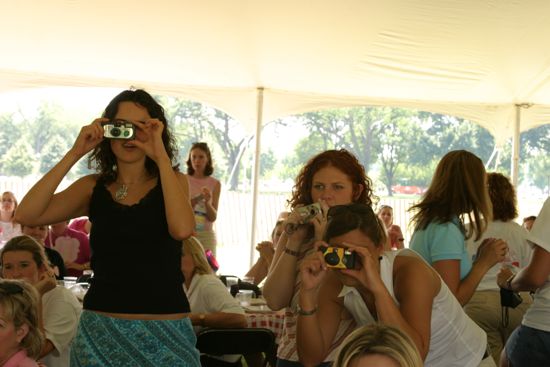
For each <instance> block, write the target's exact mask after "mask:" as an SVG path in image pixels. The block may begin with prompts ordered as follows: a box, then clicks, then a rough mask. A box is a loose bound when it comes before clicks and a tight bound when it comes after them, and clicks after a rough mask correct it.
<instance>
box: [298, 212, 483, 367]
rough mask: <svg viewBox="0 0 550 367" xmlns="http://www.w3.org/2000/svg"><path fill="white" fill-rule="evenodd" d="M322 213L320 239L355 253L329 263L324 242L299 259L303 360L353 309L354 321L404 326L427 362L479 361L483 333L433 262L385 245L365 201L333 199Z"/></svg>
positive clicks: (321, 348)
mask: <svg viewBox="0 0 550 367" xmlns="http://www.w3.org/2000/svg"><path fill="white" fill-rule="evenodd" d="M328 216H329V223H328V226H327V230H326V233H325V240H326V241H327V243H328V244H329V245H330V246H334V247H336V248H339V249H341V251H343V250H344V249H345V250H348V251H347V252H348V254H347V255H346V257H347V259H348V260H346V261H341V263H345V262H347V263H349V262H350V260H349V259H350V258H351V257H352V256H355V265H354V266H352V267H351V268H350V269H345V268H344V269H342V268H331V266H330V263H332V260H333V259H331V256H332V257H334V255H328V254H330V253H331V251H332V250H331V249H330V248H329V250H324V249H323V248H321V251H319V252H317V253H315V254H314V255H313V256H311V257H309V258H308V259H306V260H304V263H303V265H302V267H301V277H302V289H301V293H300V301H299V305H300V311H299V315H300V316H299V318H298V331H297V344H298V354H299V355H300V360H301V362H302V363H303V364H305V365H310V364H312V365H314V364H316V363H317V361H319V360H322V357H323V354H324V353H325V352H326V347H327V341H331V340H332V338H333V333H334V332H335V327H336V325H338V323H339V322H340V319H341V318H347V317H353V318H354V319H355V321H356V322H357V324H358V325H365V324H371V323H376V322H380V323H384V324H387V325H390V326H393V327H396V328H399V329H401V330H402V331H404V332H405V333H406V334H407V335H408V336H409V337H410V338H411V339H412V340H413V342H414V343H415V345H416V347H417V348H418V351H419V352H420V355H421V357H422V359H424V363H425V366H428V367H429V366H441V367H453V366H456V367H470V366H472V367H473V366H478V365H480V363H481V361H482V359H484V356H485V355H486V353H485V352H486V346H487V337H486V335H485V333H484V332H483V330H481V329H480V328H479V327H478V326H477V325H476V324H475V323H474V322H473V321H472V320H471V319H470V318H468V316H467V315H466V314H465V313H464V311H463V310H462V307H461V306H460V304H459V303H458V301H457V300H456V298H455V297H454V296H453V295H452V293H451V292H450V291H449V289H448V288H447V286H446V285H445V283H444V282H442V281H441V278H440V277H439V275H438V274H437V273H436V272H435V270H433V269H432V268H431V267H430V266H429V265H428V264H427V263H426V262H425V261H424V260H423V259H421V258H420V256H418V255H417V254H416V253H415V252H414V251H412V250H408V249H404V250H400V251H396V252H387V253H385V252H384V246H383V245H384V243H386V235H385V231H384V229H383V227H382V224H381V223H380V221H379V220H378V219H377V217H376V215H375V214H374V212H373V211H372V209H371V208H370V207H369V206H366V205H361V204H351V205H341V206H335V207H332V208H331V209H330V210H329V212H328ZM327 246H328V245H327ZM323 250H324V251H326V252H324V253H323ZM352 254H354V255H352ZM340 259H342V256H340ZM329 269H330V270H329ZM488 359H489V360H490V361H491V362H492V359H491V358H488ZM492 365H494V364H492Z"/></svg>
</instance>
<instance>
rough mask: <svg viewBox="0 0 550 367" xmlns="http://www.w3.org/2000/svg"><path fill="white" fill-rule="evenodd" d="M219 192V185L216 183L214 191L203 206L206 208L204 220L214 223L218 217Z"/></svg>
mask: <svg viewBox="0 0 550 367" xmlns="http://www.w3.org/2000/svg"><path fill="white" fill-rule="evenodd" d="M220 192H221V184H220V182H219V181H216V185H215V186H214V191H213V192H212V193H211V194H210V196H211V197H210V198H206V199H205V203H204V204H205V206H206V218H208V220H209V221H211V222H215V221H216V218H217V217H218V204H219V201H220Z"/></svg>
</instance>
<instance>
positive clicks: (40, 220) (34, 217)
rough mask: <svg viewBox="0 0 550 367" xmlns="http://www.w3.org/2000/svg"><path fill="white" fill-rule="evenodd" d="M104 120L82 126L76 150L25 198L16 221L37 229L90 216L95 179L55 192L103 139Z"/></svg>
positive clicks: (41, 180) (86, 178)
mask: <svg viewBox="0 0 550 367" xmlns="http://www.w3.org/2000/svg"><path fill="white" fill-rule="evenodd" d="M104 121H107V119H104V118H100V119H96V120H95V121H94V122H92V123H91V124H90V125H86V126H84V127H82V129H81V130H80V133H79V134H78V137H77V138H76V141H75V143H74V144H73V147H72V148H71V149H70V150H69V151H68V152H67V153H66V154H65V156H63V158H62V159H61V161H60V162H59V163H57V164H56V165H55V166H54V167H53V168H52V169H51V170H50V171H49V172H48V173H46V174H45V175H44V177H42V179H40V181H38V182H37V183H36V184H35V185H34V186H33V187H32V188H31V189H30V190H29V192H28V193H27V195H25V197H24V198H23V200H22V201H21V203H20V204H19V206H18V207H17V210H16V212H15V220H16V221H17V222H19V223H23V224H25V225H29V226H38V225H44V224H51V223H58V222H61V221H63V220H67V219H70V218H75V217H78V216H81V215H87V214H88V202H89V200H90V195H91V192H92V188H93V185H94V184H95V180H96V177H95V176H86V177H84V178H82V179H80V180H78V181H76V182H75V183H73V184H72V185H71V186H69V188H67V189H66V190H64V191H62V192H60V193H59V194H55V195H54V192H55V190H56V189H57V187H58V186H59V183H60V182H61V180H63V177H65V175H66V174H67V172H69V170H70V169H71V167H72V166H73V165H74V164H75V163H76V162H78V161H79V160H80V158H82V157H83V156H84V155H85V154H86V153H88V152H89V151H90V150H92V149H93V148H94V147H96V146H97V145H98V144H99V143H100V142H101V141H102V140H103V128H102V126H101V123H102V122H104Z"/></svg>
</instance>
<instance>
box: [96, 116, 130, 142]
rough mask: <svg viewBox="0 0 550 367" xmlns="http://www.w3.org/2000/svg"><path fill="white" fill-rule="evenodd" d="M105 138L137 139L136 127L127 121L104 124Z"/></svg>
mask: <svg viewBox="0 0 550 367" xmlns="http://www.w3.org/2000/svg"><path fill="white" fill-rule="evenodd" d="M103 136H104V137H105V138H108V139H125V140H131V139H134V138H135V137H136V127H135V126H134V124H132V123H131V122H129V121H126V120H113V121H109V122H107V123H105V124H103Z"/></svg>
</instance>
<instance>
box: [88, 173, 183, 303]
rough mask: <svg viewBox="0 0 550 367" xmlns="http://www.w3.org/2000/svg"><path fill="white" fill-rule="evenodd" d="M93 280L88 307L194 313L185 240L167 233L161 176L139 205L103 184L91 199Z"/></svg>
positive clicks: (98, 184)
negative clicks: (187, 288)
mask: <svg viewBox="0 0 550 367" xmlns="http://www.w3.org/2000/svg"><path fill="white" fill-rule="evenodd" d="M89 218H90V221H91V222H92V229H91V232H90V246H91V250H92V259H91V266H92V270H93V271H94V278H93V280H92V284H91V286H90V289H89V290H88V293H87V294H86V296H85V298H84V309H87V310H94V311H103V312H112V313H141V314H170V313H182V312H189V310H190V309H189V302H188V300H187V297H186V296H185V293H184V291H183V287H182V284H183V274H182V273H181V270H180V263H181V260H180V259H181V246H182V243H181V241H177V240H175V239H173V238H172V237H171V236H170V234H169V233H168V224H167V222H166V214H165V210H164V197H163V194H162V187H161V184H160V178H159V179H158V180H157V185H156V186H155V187H154V188H153V189H151V191H149V192H148V193H147V195H145V196H144V197H143V198H142V199H141V201H140V202H139V203H137V204H134V205H130V206H128V205H123V204H120V203H118V202H116V201H115V200H114V199H113V197H112V195H111V193H110V192H109V191H108V190H107V187H106V185H105V182H104V181H103V180H101V179H100V180H98V182H97V183H96V186H95V187H94V190H93V193H92V197H91V200H90V209H89Z"/></svg>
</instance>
